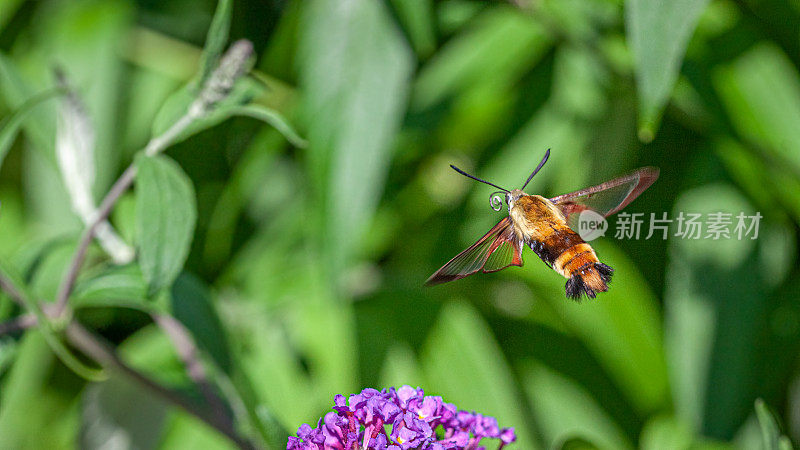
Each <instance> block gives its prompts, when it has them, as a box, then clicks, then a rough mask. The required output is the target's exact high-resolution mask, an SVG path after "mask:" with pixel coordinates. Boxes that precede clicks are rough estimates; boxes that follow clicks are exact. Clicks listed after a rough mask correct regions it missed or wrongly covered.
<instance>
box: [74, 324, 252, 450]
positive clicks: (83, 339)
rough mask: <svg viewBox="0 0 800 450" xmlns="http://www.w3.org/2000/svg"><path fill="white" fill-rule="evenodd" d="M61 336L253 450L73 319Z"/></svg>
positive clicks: (228, 426) (226, 425)
mask: <svg viewBox="0 0 800 450" xmlns="http://www.w3.org/2000/svg"><path fill="white" fill-rule="evenodd" d="M65 333H66V336H67V339H69V341H70V343H71V344H72V345H74V346H75V347H76V348H78V349H80V350H81V351H82V352H84V353H85V354H86V355H87V356H89V357H91V358H92V359H94V360H95V361H97V362H99V363H100V364H101V365H103V366H106V367H108V368H110V369H113V370H115V371H117V372H119V373H121V374H123V375H125V376H127V377H128V378H130V379H131V380H132V381H134V382H136V383H137V384H139V385H141V386H142V387H144V388H145V389H147V390H148V391H151V392H153V393H155V394H156V395H158V396H159V397H161V398H162V399H164V400H166V401H167V402H169V403H172V404H173V405H176V406H178V407H180V408H182V409H183V410H184V411H186V412H187V413H189V414H191V415H193V416H195V417H197V418H198V419H200V420H202V421H203V422H205V423H206V424H208V425H209V426H211V427H213V428H214V429H216V430H218V431H219V432H220V433H222V434H224V435H225V436H227V437H228V438H229V439H230V440H231V441H233V442H234V443H235V444H236V445H237V446H238V447H239V448H241V449H248V450H250V449H254V448H255V447H254V446H253V444H252V443H250V441H248V440H246V439H244V438H243V437H241V436H239V434H238V433H237V432H236V430H235V429H234V427H233V421H232V420H229V419H226V420H220V419H219V418H218V417H217V415H216V414H214V413H212V412H211V411H210V410H208V409H206V408H203V407H202V406H201V405H197V404H195V403H194V402H193V401H191V400H190V399H188V398H186V397H185V396H184V395H183V394H181V393H179V392H176V391H174V390H172V389H169V388H167V387H164V386H162V385H160V384H158V383H157V382H155V381H153V380H152V379H150V378H148V377H147V376H146V375H144V374H142V373H141V372H139V371H137V370H136V369H134V368H132V367H130V366H128V365H127V364H126V363H125V362H124V361H122V360H121V359H120V358H119V356H117V354H116V353H115V352H114V350H113V349H112V348H111V346H110V345H109V344H108V343H106V342H104V341H102V340H101V338H99V337H97V336H95V335H94V334H93V333H91V332H90V331H89V330H87V329H86V328H84V327H83V325H81V324H79V323H78V322H76V321H74V320H73V321H72V322H70V324H69V325H68V326H67V328H66V330H65Z"/></svg>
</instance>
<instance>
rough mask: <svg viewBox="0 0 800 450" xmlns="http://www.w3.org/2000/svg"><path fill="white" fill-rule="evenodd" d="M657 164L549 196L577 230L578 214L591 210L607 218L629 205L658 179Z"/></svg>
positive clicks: (571, 226) (570, 225)
mask: <svg viewBox="0 0 800 450" xmlns="http://www.w3.org/2000/svg"><path fill="white" fill-rule="evenodd" d="M658 172H659V171H658V168H657V167H642V168H640V169H638V170H636V171H634V172H631V173H629V174H627V175H623V176H621V177H619V178H614V179H613V180H610V181H606V182H605V183H602V184H598V185H597V186H592V187H588V188H585V189H581V190H579V191H575V192H570V193H569V194H563V195H559V196H557V197H553V198H551V199H550V201H551V202H553V203H554V204H555V205H556V207H557V208H558V209H559V210H560V211H561V213H562V214H563V215H564V217H565V218H566V220H567V225H569V227H570V228H572V229H573V230H574V229H577V225H578V217H579V216H580V213H581V212H583V211H586V210H587V209H588V210H591V211H594V212H596V213H598V214H600V215H601V216H603V217H608V216H610V215H611V214H614V213H616V212H617V211H619V210H621V209H622V208H624V207H626V206H628V204H629V203H630V202H632V201H633V200H634V199H635V198H636V197H638V196H639V194H641V193H642V192H644V190H645V189H647V188H648V187H650V185H651V184H653V183H654V182H655V181H656V180H657V179H658Z"/></svg>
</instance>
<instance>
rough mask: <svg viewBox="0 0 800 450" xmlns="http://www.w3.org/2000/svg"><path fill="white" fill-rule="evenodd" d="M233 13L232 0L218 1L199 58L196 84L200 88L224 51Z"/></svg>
mask: <svg viewBox="0 0 800 450" xmlns="http://www.w3.org/2000/svg"><path fill="white" fill-rule="evenodd" d="M232 12H233V0H219V2H218V3H217V10H216V11H215V12H214V18H213V19H211V26H210V27H209V29H208V35H207V36H206V45H205V47H203V54H202V56H201V58H200V73H199V77H198V83H197V85H196V86H200V85H202V84H203V82H204V81H205V80H206V79H208V77H209V76H210V75H211V72H212V71H213V70H214V68H215V67H216V66H217V63H219V58H220V56H221V55H222V52H223V51H225V44H227V42H228V33H229V32H230V28H231V14H232Z"/></svg>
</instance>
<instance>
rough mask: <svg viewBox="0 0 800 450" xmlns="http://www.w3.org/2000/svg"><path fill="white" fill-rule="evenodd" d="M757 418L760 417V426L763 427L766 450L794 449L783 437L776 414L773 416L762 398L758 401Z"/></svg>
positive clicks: (762, 436) (762, 433)
mask: <svg viewBox="0 0 800 450" xmlns="http://www.w3.org/2000/svg"><path fill="white" fill-rule="evenodd" d="M756 417H758V424H759V426H760V427H761V438H762V439H763V441H762V442H763V443H764V450H784V449H786V448H789V449H791V448H792V444H791V442H790V441H789V440H788V438H786V436H782V435H781V429H780V426H779V425H778V420H777V419H776V418H775V414H773V412H772V411H771V410H770V408H769V406H767V404H766V403H765V402H764V400H761V399H760V398H759V399H756ZM787 446H788V447H787Z"/></svg>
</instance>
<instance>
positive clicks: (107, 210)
mask: <svg viewBox="0 0 800 450" xmlns="http://www.w3.org/2000/svg"><path fill="white" fill-rule="evenodd" d="M135 177H136V166H135V165H133V164H131V165H130V166H128V168H127V169H125V172H122V175H120V177H119V178H118V179H117V182H116V183H114V185H113V186H111V190H109V191H108V194H106V197H105V198H104V199H103V201H102V202H101V203H100V207H99V208H97V212H96V213H95V217H94V220H92V222H91V224H90V225H89V227H88V228H86V231H84V232H83V236H81V240H80V242H79V243H78V247H77V249H76V250H75V254H74V255H73V256H72V262H71V263H70V265H69V268H68V269H67V273H66V274H64V278H63V279H62V280H61V284H60V285H59V287H58V294H57V295H56V313H57V315H61V314H62V313H63V312H64V310H65V309H66V307H67V299H69V294H70V293H71V292H72V288H73V287H74V286H75V280H77V279H78V273H79V272H80V270H81V266H82V265H83V261H84V260H85V259H86V252H87V251H88V250H89V244H91V243H92V238H94V233H95V232H96V231H97V227H98V226H99V225H100V224H101V223H102V222H103V221H104V220H106V217H108V215H109V214H111V209H113V208H114V205H115V204H116V203H117V200H119V198H120V197H121V196H122V194H123V193H124V192H125V191H126V190H127V189H128V188H129V187H130V185H131V184H132V183H133V179H134V178H135Z"/></svg>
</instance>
